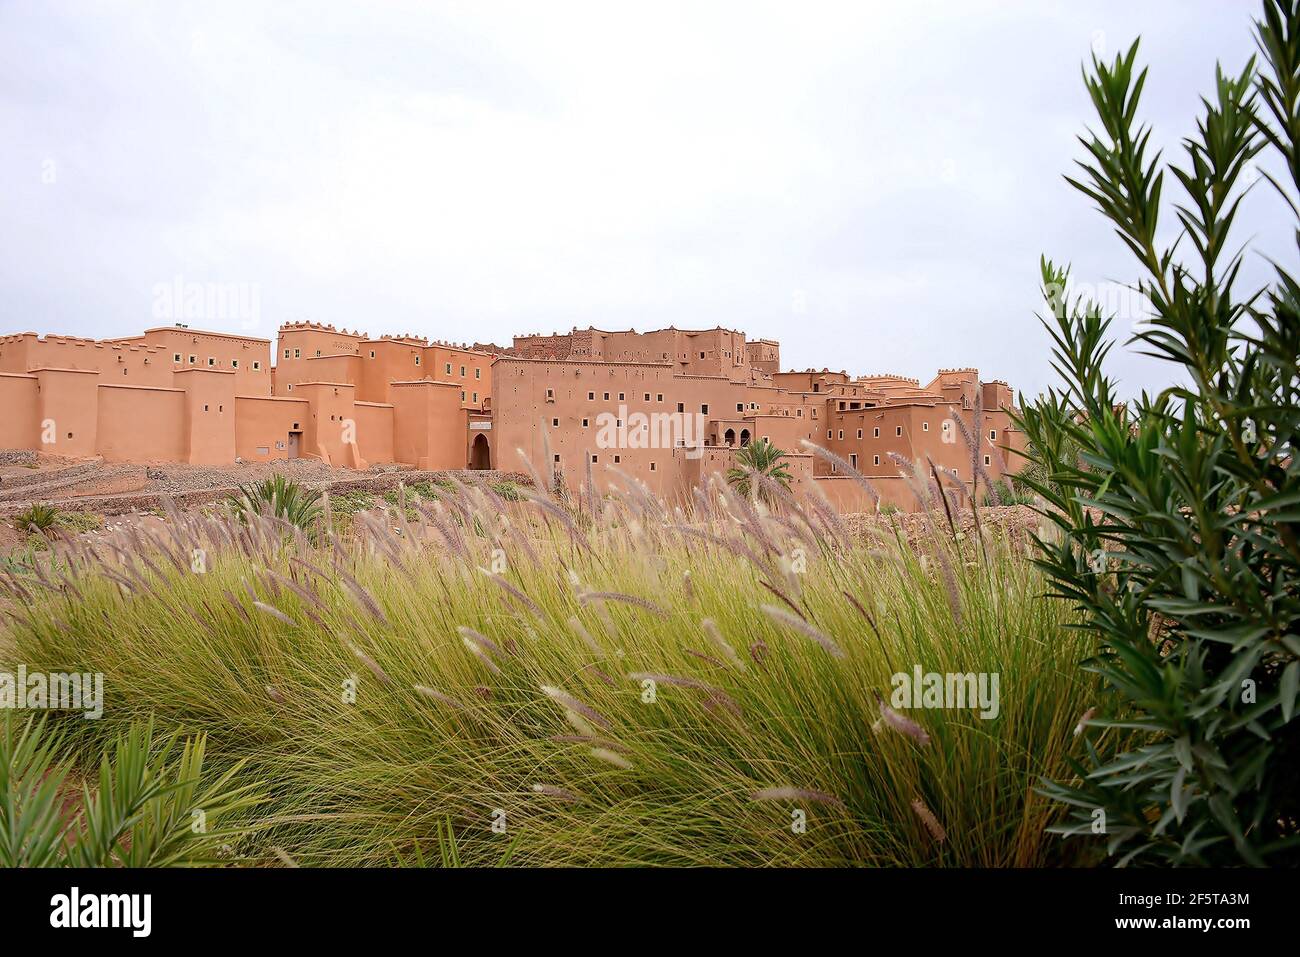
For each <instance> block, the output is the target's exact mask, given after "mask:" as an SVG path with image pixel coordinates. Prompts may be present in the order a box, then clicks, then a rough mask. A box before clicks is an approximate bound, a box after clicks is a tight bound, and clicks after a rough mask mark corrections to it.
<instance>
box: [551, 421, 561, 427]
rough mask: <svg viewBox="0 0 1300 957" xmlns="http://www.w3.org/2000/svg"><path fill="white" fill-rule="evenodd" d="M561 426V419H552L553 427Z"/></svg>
mask: <svg viewBox="0 0 1300 957" xmlns="http://www.w3.org/2000/svg"><path fill="white" fill-rule="evenodd" d="M559 427H560V420H559V419H551V428H553V429H558V428H559Z"/></svg>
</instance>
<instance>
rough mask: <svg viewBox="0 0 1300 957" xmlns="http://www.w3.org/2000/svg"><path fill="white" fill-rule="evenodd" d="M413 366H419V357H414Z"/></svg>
mask: <svg viewBox="0 0 1300 957" xmlns="http://www.w3.org/2000/svg"><path fill="white" fill-rule="evenodd" d="M415 364H416V365H417V366H418V365H419V364H420V357H419V356H416V357H415Z"/></svg>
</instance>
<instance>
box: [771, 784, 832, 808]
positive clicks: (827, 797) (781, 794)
mask: <svg viewBox="0 0 1300 957" xmlns="http://www.w3.org/2000/svg"><path fill="white" fill-rule="evenodd" d="M749 799H750V800H751V801H810V802H812V803H813V804H830V805H832V806H834V807H841V808H842V807H844V802H843V801H841V800H840V799H839V798H837V797H836V796H835V795H833V794H827V793H826V792H825V791H813V790H810V789H808V788H796V787H791V786H789V785H785V786H784V787H775V788H763V789H762V790H759V791H754V792H753V793H752V794H750V795H749Z"/></svg>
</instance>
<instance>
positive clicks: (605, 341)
mask: <svg viewBox="0 0 1300 957" xmlns="http://www.w3.org/2000/svg"><path fill="white" fill-rule="evenodd" d="M1012 402H1013V395H1012V392H1011V388H1010V387H1009V386H1008V385H1007V383H1005V382H1002V381H990V382H983V381H981V380H980V377H979V373H978V370H976V369H948V370H941V371H940V372H939V374H938V375H937V376H935V378H934V379H933V380H931V381H930V382H929V383H927V384H926V385H924V386H922V385H921V384H920V382H919V380H916V379H909V378H906V377H904V376H898V375H870V376H856V377H854V376H850V375H849V374H848V373H846V372H831V371H828V370H826V369H822V370H821V371H816V370H807V371H803V372H795V371H781V369H780V345H779V343H777V342H774V341H772V340H767V339H758V340H748V341H747V340H746V338H745V335H744V334H743V333H741V332H737V331H734V330H727V329H721V328H716V329H704V330H683V329H675V328H668V329H659V330H655V331H652V332H646V333H637V332H635V331H633V330H628V331H622V332H608V331H603V330H599V329H594V328H589V329H582V330H580V329H574V330H573V331H572V332H569V333H566V334H552V335H549V336H540V335H524V336H517V337H515V339H514V340H513V343H512V344H511V345H510V346H507V347H501V346H496V345H492V344H483V343H476V344H474V345H468V344H452V343H446V342H431V341H429V340H426V339H422V338H418V337H415V336H410V335H397V336H382V337H380V338H369V337H368V336H365V335H363V334H361V333H359V332H348V331H347V330H344V329H335V328H334V327H333V326H327V325H319V324H315V323H288V324H285V325H283V326H281V327H280V329H279V333H278V338H277V340H276V341H275V342H274V343H272V341H271V340H269V339H261V338H256V337H251V336H244V335H236V334H229V333H222V332H211V331H201V330H197V329H190V328H188V327H186V326H182V325H176V326H160V327H157V328H152V329H147V330H145V332H144V333H143V334H141V335H138V336H131V337H127V338H121V339H104V340H94V339H79V338H73V337H68V336H57V335H48V336H43V337H42V336H38V335H36V334H35V333H21V334H14V335H5V336H0V408H2V409H3V410H4V414H3V415H0V449H9V448H14V449H36V450H44V451H50V452H58V453H60V454H64V455H74V456H92V455H99V456H102V457H103V459H104V460H105V461H131V462H189V463H194V464H201V465H225V464H233V463H235V462H236V461H243V462H262V461H268V460H276V459H288V458H297V457H303V458H313V459H318V460H320V461H323V462H326V463H328V464H330V465H334V466H338V467H344V468H352V469H364V468H367V467H369V466H370V465H376V464H381V463H390V462H399V463H406V464H410V465H413V466H415V467H417V468H421V469H466V468H468V469H489V468H501V469H506V470H511V471H516V470H522V469H523V468H524V467H525V463H524V461H523V459H522V458H521V454H522V455H523V456H526V457H528V459H529V460H530V461H531V462H532V463H533V464H534V465H535V466H536V467H537V468H538V469H539V470H543V471H544V463H546V460H547V459H549V463H546V464H549V467H550V469H551V471H552V472H553V473H554V474H555V475H557V476H558V477H560V478H561V479H562V480H563V481H564V482H565V484H566V485H567V486H568V487H569V489H570V490H572V491H578V490H580V489H581V488H582V487H583V486H584V485H585V483H586V482H587V481H588V476H590V477H591V481H592V482H594V484H595V485H596V486H597V489H598V490H603V489H604V488H606V487H607V486H608V485H610V484H622V483H624V482H626V480H627V479H628V478H629V477H630V478H632V479H635V480H638V481H640V482H643V483H644V484H645V485H646V486H648V487H649V488H650V489H651V490H653V491H655V492H657V493H659V494H661V495H663V496H665V497H666V498H668V499H670V500H681V499H684V498H687V497H689V496H690V493H691V489H692V488H693V487H694V486H696V485H698V484H699V483H700V482H702V481H704V480H706V479H707V477H708V476H709V475H710V474H712V473H725V472H726V471H727V470H728V469H730V468H731V467H732V466H733V465H734V464H735V463H734V460H735V456H736V453H737V450H739V449H740V448H742V447H744V446H746V445H748V444H749V443H750V442H752V441H755V440H759V439H767V440H769V441H771V442H773V443H775V444H776V445H777V446H778V447H780V448H782V449H784V450H786V462H787V466H788V468H789V471H790V472H791V474H792V476H793V481H792V486H791V487H792V490H793V492H794V493H795V494H796V495H797V496H800V497H803V496H815V497H818V498H821V499H826V500H829V501H830V502H831V503H832V504H834V505H835V506H837V507H838V508H840V509H842V510H846V511H859V510H864V509H867V508H868V503H867V502H866V496H865V493H864V491H863V490H862V488H861V486H860V485H859V484H858V483H857V482H856V481H854V480H853V479H852V478H850V477H848V476H847V475H845V474H844V470H843V469H842V468H840V467H839V466H838V465H837V464H835V463H834V462H833V461H830V460H828V459H827V458H825V457H823V456H819V455H815V454H813V453H812V452H810V451H809V450H808V449H807V447H806V446H805V445H804V444H803V443H805V442H809V443H815V444H817V445H820V446H822V447H823V448H826V449H828V450H829V451H830V452H832V453H834V455H835V456H838V457H839V458H840V459H842V460H843V461H844V462H846V463H848V464H850V465H851V466H853V467H855V468H857V469H858V470H859V471H861V472H862V473H863V474H864V475H866V476H867V477H868V478H870V479H871V481H872V483H873V485H874V486H875V487H876V488H877V490H878V491H879V492H880V494H881V497H882V501H883V502H888V503H892V504H894V505H896V506H898V507H900V508H902V509H905V510H913V509H915V508H917V507H918V505H919V503H918V502H917V501H916V500H915V497H914V495H913V494H912V492H911V491H910V486H909V484H908V483H907V482H906V481H905V480H904V479H903V478H902V476H901V475H900V464H899V462H900V459H901V460H902V461H904V462H920V463H921V464H922V465H923V467H924V468H925V469H926V471H927V472H928V471H929V463H930V462H933V463H934V466H935V467H936V468H937V469H939V470H943V471H946V472H948V473H949V475H951V476H952V478H954V479H956V480H957V481H958V482H960V483H961V484H962V485H963V486H964V487H965V488H966V489H969V488H970V487H971V482H972V474H973V472H975V471H976V470H977V469H979V468H980V466H981V463H982V472H981V474H980V476H979V479H980V481H981V482H985V481H988V480H989V479H991V480H994V481H996V480H998V479H1000V478H1001V477H1002V476H1003V475H1004V474H1006V472H1008V471H1014V470H1015V469H1016V468H1017V467H1018V464H1019V463H1020V462H1022V461H1023V460H1022V458H1021V456H1020V455H1019V453H1020V452H1021V451H1023V448H1024V437H1023V434H1022V433H1020V432H1019V431H1018V430H1016V429H1015V428H1014V427H1013V426H1012V423H1011V419H1010V416H1009V414H1008V412H1007V410H1008V409H1010V408H1011V407H1012ZM962 433H965V435H962ZM966 436H969V437H971V438H970V439H969V440H968V439H967V437H966ZM972 441H976V442H978V445H979V448H978V451H977V452H976V453H975V454H972V448H971V444H972ZM957 497H958V498H959V499H960V498H961V497H962V496H961V494H960V493H958V496H957Z"/></svg>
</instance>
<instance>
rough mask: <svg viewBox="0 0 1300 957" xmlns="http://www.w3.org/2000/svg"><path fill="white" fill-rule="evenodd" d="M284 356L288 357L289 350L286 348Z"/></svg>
mask: <svg viewBox="0 0 1300 957" xmlns="http://www.w3.org/2000/svg"><path fill="white" fill-rule="evenodd" d="M284 357H285V358H286V359H287V358H289V350H288V349H285V350H284Z"/></svg>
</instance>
